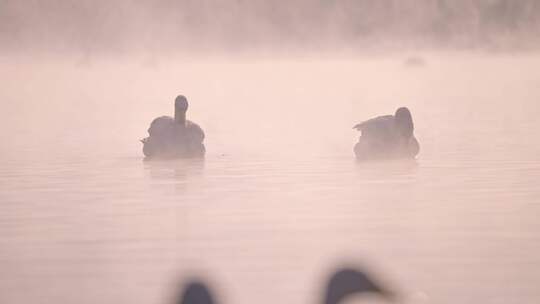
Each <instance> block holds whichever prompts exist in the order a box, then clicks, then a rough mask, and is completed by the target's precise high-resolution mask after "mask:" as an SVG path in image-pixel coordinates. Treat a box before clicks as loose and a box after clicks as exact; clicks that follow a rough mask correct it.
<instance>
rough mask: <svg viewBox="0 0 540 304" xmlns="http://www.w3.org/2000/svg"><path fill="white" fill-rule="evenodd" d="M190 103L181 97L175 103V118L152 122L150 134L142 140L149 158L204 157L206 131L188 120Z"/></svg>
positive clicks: (160, 118) (161, 118)
mask: <svg viewBox="0 0 540 304" xmlns="http://www.w3.org/2000/svg"><path fill="white" fill-rule="evenodd" d="M187 109H188V102H187V99H186V97H184V96H183V95H179V96H178V97H176V100H175V102H174V118H173V117H170V116H161V117H158V118H156V119H154V120H153V121H152V123H151V124H150V128H149V129H148V134H149V135H150V136H148V137H146V138H144V139H143V140H141V142H142V143H143V153H144V155H145V156H146V157H147V158H157V157H159V158H179V157H202V156H204V154H205V152H206V149H205V147H204V144H203V141H204V131H203V130H202V129H201V127H199V125H197V124H196V123H194V122H191V121H189V120H186V112H187Z"/></svg>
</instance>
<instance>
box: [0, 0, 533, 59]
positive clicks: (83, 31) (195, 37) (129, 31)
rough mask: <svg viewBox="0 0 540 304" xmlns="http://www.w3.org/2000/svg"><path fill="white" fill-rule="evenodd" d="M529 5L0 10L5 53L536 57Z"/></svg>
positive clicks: (354, 3) (137, 5)
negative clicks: (480, 52) (530, 52)
mask: <svg viewBox="0 0 540 304" xmlns="http://www.w3.org/2000/svg"><path fill="white" fill-rule="evenodd" d="M539 17H540V3H539V2H538V1H535V0H518V1H516V0H475V1H470V0H377V1H375V0H319V1H317V0H315V1H313V0H311V1H310V0H291V1H287V3H283V2H282V1H265V0H252V1H244V0H229V1H225V0H183V1H171V0H162V1H160V0H157V1H130V0H119V1H107V2H100V3H96V2H95V1H90V0H80V1H65V0H64V1H62V0H56V1H16V0H2V1H1V2H0V20H2V23H1V25H2V26H1V28H0V45H1V46H0V48H1V49H2V50H3V51H7V52H20V51H25V52H32V53H33V52H36V51H40V52H41V51H45V52H61V53H64V52H75V53H78V54H84V55H86V56H93V55H98V54H103V53H105V54H110V53H117V54H126V53H132V52H150V53H152V52H157V53H160V54H161V53H162V52H164V53H167V54H169V53H175V54H178V53H191V52H205V53H210V54H215V53H223V51H224V50H227V51H229V52H233V53H235V52H239V51H241V52H245V51H254V50H257V51H263V50H266V51H268V50H269V49H270V50H274V51H278V50H279V51H281V52H284V51H291V50H296V51H299V50H301V51H311V52H313V51H320V50H326V51H335V50H341V49H351V48H352V49H354V50H355V51H362V50H366V49H373V48H377V49H385V48H395V47H403V46H414V47H438V48H439V47H441V48H460V49H463V48H464V49H470V48H473V49H490V50H500V49H507V50H520V49H535V48H537V47H538V42H539V39H538V37H540V35H539V34H540V18H539Z"/></svg>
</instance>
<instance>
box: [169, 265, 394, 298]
mask: <svg viewBox="0 0 540 304" xmlns="http://www.w3.org/2000/svg"><path fill="white" fill-rule="evenodd" d="M361 294H373V295H378V296H380V298H382V299H385V300H387V301H388V302H394V301H395V300H397V299H398V297H397V295H396V294H395V292H393V291H392V290H390V289H388V288H387V287H383V286H382V285H381V284H380V283H378V282H376V281H375V280H374V279H373V278H372V277H371V276H370V275H368V274H367V273H365V272H363V271H361V270H358V269H354V268H342V269H339V270H337V271H335V272H334V273H333V275H332V276H331V277H330V278H329V279H328V281H327V283H326V288H325V290H324V293H323V296H322V299H321V304H338V303H341V302H342V301H343V300H345V299H346V298H347V297H349V296H352V295H361ZM254 302H257V301H254ZM279 302H281V301H279ZM215 303H217V302H214V298H213V296H212V293H211V292H210V289H209V288H208V287H207V286H206V285H205V284H204V283H202V282H201V281H193V282H190V283H188V284H187V285H186V286H185V287H184V289H183V291H182V293H181V296H180V298H179V299H178V302H177V304H215Z"/></svg>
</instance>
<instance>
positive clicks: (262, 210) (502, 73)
mask: <svg viewBox="0 0 540 304" xmlns="http://www.w3.org/2000/svg"><path fill="white" fill-rule="evenodd" d="M401 62H402V61H401V60H400V61H397V63H396V65H395V67H392V62H391V61H385V60H382V61H381V62H378V63H377V64H375V63H370V62H362V61H361V62H357V63H354V64H351V63H350V62H346V63H344V62H320V63H319V62H311V63H310V62H299V63H296V65H295V64H294V63H291V62H288V63H284V62H278V63H276V64H274V65H272V64H268V63H253V64H245V65H239V66H236V65H234V69H235V70H236V71H237V73H238V74H237V75H238V77H236V76H235V77H231V75H230V73H228V72H227V71H230V70H231V69H230V68H232V65H231V66H227V64H222V65H221V66H219V69H216V70H215V71H213V72H212V73H211V74H208V73H206V72H208V69H207V68H208V67H207V66H205V64H201V66H199V65H197V64H191V65H187V66H183V67H182V68H178V70H182V71H183V72H182V74H177V73H176V72H175V71H176V70H177V69H173V68H171V69H170V70H169V69H164V70H159V69H157V70H155V69H152V70H141V69H145V68H141V67H129V66H128V67H126V66H122V69H123V70H122V69H113V68H111V66H107V67H105V66H104V67H103V69H109V70H108V71H110V75H109V76H108V77H110V78H108V79H107V81H105V80H102V73H101V71H100V69H98V68H97V66H99V65H98V64H97V65H95V66H94V67H92V68H88V69H82V70H81V68H77V69H78V70H76V71H74V70H71V69H70V68H69V67H64V68H58V69H55V71H56V72H57V73H58V76H57V78H55V82H53V83H51V85H50V87H49V86H47V87H43V88H42V89H43V91H42V92H44V93H45V95H46V96H48V98H50V100H48V102H49V101H50V103H48V104H47V107H43V106H42V104H41V103H36V102H37V101H35V100H33V99H32V98H30V96H31V95H32V94H31V92H30V91H27V90H23V89H21V88H20V87H18V89H14V88H16V87H17V86H16V85H15V84H14V83H16V82H17V81H19V82H18V83H27V85H28V86H29V87H30V88H32V87H33V86H40V85H41V84H40V83H41V82H42V80H43V79H46V78H47V77H46V76H48V75H49V72H50V71H49V68H48V67H47V66H37V67H36V68H35V70H32V71H33V73H30V74H28V75H26V76H25V77H26V78H25V82H20V81H22V80H21V79H22V78H21V77H23V74H22V72H21V75H19V74H18V73H14V74H12V75H10V77H5V79H4V78H2V80H3V82H4V83H8V84H13V85H12V86H11V85H6V90H4V91H3V92H1V93H0V94H1V95H0V97H2V99H5V100H9V101H13V103H8V104H7V110H6V112H4V114H3V115H4V116H3V117H2V119H1V123H0V124H2V129H3V130H9V132H7V133H4V136H5V138H4V139H3V140H2V142H1V144H2V149H1V151H0V153H1V154H0V155H1V157H2V159H1V160H2V167H1V171H0V202H1V203H0V269H2V271H1V274H0V302H2V303H14V304H17V303H156V304H157V303H167V301H169V300H170V298H171V296H172V295H173V294H174V292H175V290H176V288H177V287H178V286H177V284H178V282H179V281H182V280H185V279H186V278H189V277H192V276H197V275H203V276H204V277H208V278H210V279H211V280H214V281H215V282H219V284H214V286H216V285H217V289H218V291H217V292H218V294H219V295H220V299H222V300H223V301H222V303H253V302H254V300H256V302H257V303H261V304H265V303H276V302H278V301H279V302H288V303H318V301H319V298H318V297H319V295H320V292H319V288H320V284H319V282H320V280H321V278H323V277H324V276H325V275H326V274H327V273H329V272H330V270H331V267H333V266H334V265H336V264H339V263H342V262H343V263H349V262H351V263H356V262H361V263H363V264H364V265H368V267H369V268H370V269H371V270H373V271H375V272H377V273H382V274H384V277H387V278H390V280H391V281H392V282H395V283H396V285H398V287H399V288H400V289H402V290H404V291H405V292H406V293H409V294H422V295H425V297H424V301H425V302H428V303H501V304H502V303H504V304H508V303H516V304H518V303H519V304H521V303H534V302H536V301H537V300H538V299H540V292H539V291H538V289H537V283H538V282H539V281H540V271H539V269H540V258H539V257H540V254H539V253H540V252H539V250H540V236H539V235H538V231H540V222H539V221H538V214H540V206H539V205H538V203H539V200H538V198H539V197H540V189H539V187H538V180H539V179H540V159H539V155H540V144H539V143H538V142H537V141H536V140H535V139H536V138H537V137H538V134H540V123H539V121H538V120H537V119H535V118H536V117H538V114H540V112H539V109H540V108H539V107H538V103H537V102H536V101H537V99H538V97H539V96H540V90H539V89H538V86H537V83H538V80H539V76H540V75H539V74H538V73H537V72H535V71H537V70H538V69H531V71H530V72H524V70H523V69H518V68H517V67H518V66H521V67H523V66H525V65H524V62H525V63H526V66H536V65H537V64H538V63H537V62H538V61H537V60H536V59H528V61H527V60H525V59H523V58H516V59H508V58H506V59H505V58H495V59H489V60H488V59H485V61H482V60H479V61H478V62H476V61H472V60H466V59H455V60H454V61H452V62H449V63H444V62H443V60H439V61H438V60H437V58H433V59H430V60H429V62H430V64H429V65H426V66H425V67H422V68H419V69H404V68H403V67H402V64H401ZM466 67H469V68H471V67H472V70H473V71H475V72H474V73H472V72H471V73H465V74H464V73H462V72H461V71H463V69H464V68H466ZM273 68H275V69H277V70H278V71H285V70H287V71H288V70H290V71H291V72H290V73H278V74H279V75H278V74H276V75H274V74H272V73H270V72H269V71H272V69H273ZM132 69H133V70H134V71H138V72H143V73H140V74H137V73H131V72H133V71H132ZM533 70H534V71H533ZM185 71H189V72H190V73H188V74H190V78H188V77H186V76H184V74H185ZM335 73H339V74H340V75H342V76H343V77H347V79H349V78H350V79H355V81H351V82H344V81H342V79H345V78H340V79H341V80H339V79H335V77H333V76H332V75H335ZM75 74H77V75H79V76H80V77H72V76H73V75H75ZM128 74H129V75H130V76H129V77H132V79H130V80H131V81H132V82H133V84H134V88H135V89H134V90H136V94H135V95H137V96H133V95H130V94H131V93H127V92H124V91H122V90H120V89H118V87H119V86H120V87H121V86H122V83H124V82H125V79H124V78H125V77H128ZM133 75H139V76H133ZM208 75H211V77H209V76H208ZM245 75H250V77H246V76H245ZM494 75H496V77H495V76H494ZM23 78H24V77H23ZM73 78H77V81H74V80H72V79H73ZM156 79H159V80H160V81H159V83H158V82H157V80H156ZM389 79H393V80H389ZM179 83H181V84H182V87H183V90H185V91H189V92H182V93H185V94H186V95H188V96H189V97H190V100H193V103H192V107H191V108H190V111H192V116H193V117H194V119H197V121H198V122H200V124H201V126H202V127H204V128H205V131H206V133H207V141H206V143H207V148H208V151H209V153H208V155H207V157H206V159H204V160H177V161H176V160H175V161H151V162H146V161H143V160H142V153H141V150H140V149H141V146H140V143H139V142H138V141H137V140H138V139H139V138H141V137H143V136H144V135H145V132H146V127H147V125H148V122H149V120H150V119H151V118H152V117H155V116H156V115H158V114H159V113H168V112H170V108H171V106H172V100H173V98H174V96H176V95H177V94H178V93H180V92H178V86H179ZM199 83H205V86H202V85H199ZM269 83H271V84H272V85H269ZM291 83H292V84H293V85H291ZM367 83H369V85H366V84H367ZM143 84H144V85H143ZM321 84H324V85H321ZM359 86H362V87H361V88H359ZM96 87H98V88H99V89H100V92H111V94H110V95H111V96H101V95H100V94H98V93H95V92H96ZM209 87H211V88H212V90H209V89H208V88H209ZM313 87H317V88H319V90H316V92H313V91H314V90H313ZM139 88H140V89H139ZM158 88H159V89H158ZM246 88H250V89H249V90H247V91H246ZM64 89H65V90H64ZM161 92H163V94H162V93H161ZM254 92H256V93H254ZM188 93H189V94H188ZM104 95H106V94H104ZM141 96H143V97H144V98H143V97H141ZM191 97H192V98H191ZM79 99H82V100H83V101H84V103H81V104H79V105H78V106H80V107H81V109H77V111H73V112H72V110H70V107H68V106H67V105H70V104H71V101H72V100H79ZM396 99H400V100H407V106H409V108H411V110H412V113H413V116H414V119H415V127H416V129H415V133H416V134H417V136H418V139H419V141H420V143H421V146H422V151H421V153H420V155H419V157H418V159H417V160H416V161H391V162H370V163H359V162H357V161H355V159H354V157H353V153H352V146H353V145H354V143H355V141H356V139H355V137H356V136H357V134H356V133H354V132H352V131H351V130H350V128H351V126H352V125H354V124H355V123H357V122H359V121H362V120H364V119H366V118H369V117H373V116H374V115H377V114H385V113H388V112H391V111H392V110H393V109H395V108H396V106H398V105H401V103H402V102H403V101H396ZM329 100H331V101H332V103H331V104H330V103H329V102H328V101H329ZM150 101H151V102H150ZM223 101H228V102H227V103H224V102H223ZM233 101H234V102H233ZM276 101H279V102H276ZM457 101H459V102H457ZM27 103H30V104H27ZM128 105H129V106H128ZM35 107H37V108H39V109H41V111H37V112H36V110H35V109H34V108H35ZM306 109H307V110H306ZM79 110H80V111H79ZM62 111H64V112H62ZM5 113H8V114H5ZM38 114H39V115H38ZM68 114H69V115H68ZM83 114H84V115H83ZM0 115H1V114H0ZM14 117H15V118H14ZM17 117H18V118H17ZM53 118H54V119H53ZM321 122H324V123H321ZM112 130H115V132H112ZM6 134H7V135H9V136H6ZM412 299H413V300H412V303H420V302H422V301H420V299H419V298H414V297H412Z"/></svg>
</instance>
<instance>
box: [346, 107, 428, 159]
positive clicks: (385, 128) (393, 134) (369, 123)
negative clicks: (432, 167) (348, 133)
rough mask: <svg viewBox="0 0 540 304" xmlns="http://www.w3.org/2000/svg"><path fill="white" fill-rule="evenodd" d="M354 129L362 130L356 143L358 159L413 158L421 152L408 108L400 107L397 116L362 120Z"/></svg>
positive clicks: (355, 150)
mask: <svg viewBox="0 0 540 304" xmlns="http://www.w3.org/2000/svg"><path fill="white" fill-rule="evenodd" d="M353 129H356V130H358V131H361V132H362V135H361V136H360V139H359V140H358V143H357V144H356V145H355V146H354V153H355V154H356V157H357V158H358V159H362V160H365V159H392V158H414V157H415V156H416V155H417V154H418V152H419V151H420V145H419V144H418V141H417V140H416V138H415V137H414V124H413V120H412V115H411V112H410V111H409V109H407V108H406V107H401V108H399V109H397V110H396V113H395V115H385V116H378V117H375V118H372V119H370V120H366V121H364V122H361V123H359V124H357V125H355V126H354V127H353Z"/></svg>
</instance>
